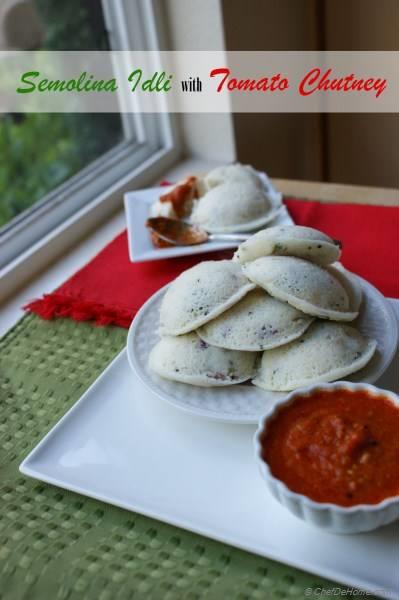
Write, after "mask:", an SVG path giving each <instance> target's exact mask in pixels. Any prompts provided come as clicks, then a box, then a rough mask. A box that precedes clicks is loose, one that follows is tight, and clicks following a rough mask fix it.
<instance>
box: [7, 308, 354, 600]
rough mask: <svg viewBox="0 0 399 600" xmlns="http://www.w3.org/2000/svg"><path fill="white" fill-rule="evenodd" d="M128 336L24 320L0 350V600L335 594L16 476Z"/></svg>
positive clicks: (313, 581) (275, 566) (236, 599)
mask: <svg viewBox="0 0 399 600" xmlns="http://www.w3.org/2000/svg"><path fill="white" fill-rule="evenodd" d="M125 338H126V331H125V330H123V329H119V328H113V327H107V328H96V327H93V326H92V325H90V324H87V323H75V322H73V321H70V320H66V319H59V320H56V321H52V322H46V321H42V320H40V319H39V318H38V317H36V316H34V315H30V316H26V317H24V318H23V319H22V320H21V321H20V322H19V323H18V324H17V325H16V326H15V327H14V328H13V329H12V330H11V331H10V332H9V333H8V334H7V335H6V336H5V337H4V338H3V339H2V340H1V341H0V358H1V364H0V373H1V388H0V389H1V399H0V473H1V483H0V503H1V504H0V600H19V599H24V600H35V599H39V600H48V599H51V600H57V599H60V600H61V599H62V600H67V599H70V600H75V599H78V598H85V599H86V598H87V599H91V598H93V600H94V599H95V600H118V599H126V600H127V599H137V598H138V599H141V598H143V599H150V600H152V599H154V600H158V599H162V600H169V599H170V600H176V599H180V598H186V599H187V600H195V599H200V598H206V599H208V598H209V599H213V598H215V599H218V600H219V599H224V598H227V599H229V600H230V599H231V600H247V599H248V600H249V599H264V598H272V599H273V598H276V599H281V598H303V597H304V596H305V590H307V589H308V588H312V589H313V590H316V591H315V593H314V594H312V593H308V594H307V596H312V595H315V596H316V595H317V590H318V589H320V588H325V589H331V588H334V587H335V588H336V587H337V584H333V583H331V582H328V581H325V580H321V579H319V578H317V577H314V576H312V575H309V574H306V573H303V572H301V571H298V570H295V569H292V568H289V567H287V566H285V565H282V564H279V563H276V562H274V561H270V560H266V559H264V558H261V557H259V556H255V555H252V554H250V553H247V552H242V551H240V550H237V549H235V548H232V547H230V546H226V545H224V544H220V543H217V542H213V541H211V540H208V539H207V538H204V537H201V536H198V535H194V534H191V533H189V532H187V531H184V530H182V529H177V528H175V527H171V526H169V525H166V524H163V523H160V522H159V521H155V520H152V519H148V518H147V517H143V516H141V515H138V514H134V513H130V512H128V511H124V510H121V509H118V508H115V507H112V506H109V505H107V504H102V503H100V502H97V501H94V500H90V499H88V498H86V497H83V496H79V495H77V494H73V493H70V492H66V491H63V490H61V489H59V488H55V487H53V486H49V485H46V484H42V483H40V482H36V481H34V480H31V479H27V478H25V477H23V476H22V475H21V474H20V473H19V472H18V465H19V464H20V462H21V461H22V460H23V458H24V457H25V456H26V455H27V454H28V452H29V451H30V450H31V449H32V448H33V447H34V446H35V445H36V444H37V443H38V442H39V441H40V439H41V438H42V437H43V436H44V434H45V433H46V432H47V431H48V430H49V429H50V428H51V427H52V426H53V425H54V424H55V423H56V422H57V421H58V420H59V418H60V417H61V416H62V415H63V414H64V413H65V412H66V410H67V409H68V408H69V407H70V406H72V405H73V404H74V403H75V402H76V400H78V398H79V397H80V396H81V395H82V393H83V392H84V390H85V389H86V388H87V387H88V386H89V385H90V384H91V383H92V382H93V381H94V380H95V379H96V377H98V375H99V374H100V373H101V372H102V371H103V369H104V368H105V366H106V365H107V364H108V363H109V362H110V360H111V359H112V358H113V357H114V356H115V355H116V354H117V352H118V351H119V350H120V349H121V348H122V347H123V345H124V343H125ZM343 589H345V588H343Z"/></svg>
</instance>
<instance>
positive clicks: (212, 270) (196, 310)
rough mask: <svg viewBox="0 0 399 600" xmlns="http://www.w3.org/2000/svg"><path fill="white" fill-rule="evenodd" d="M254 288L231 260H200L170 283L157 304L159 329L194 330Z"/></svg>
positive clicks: (167, 332) (168, 331) (169, 332)
mask: <svg viewBox="0 0 399 600" xmlns="http://www.w3.org/2000/svg"><path fill="white" fill-rule="evenodd" d="M254 288H255V285H254V284H253V283H251V282H250V281H248V279H247V278H246V277H245V275H244V273H243V272H242V269H241V268H240V266H239V265H238V264H236V263H233V262H232V261H231V260H217V261H205V262H201V263H199V264H198V265H195V267H192V268H191V269H188V270H187V271H184V272H183V273H182V274H181V275H179V277H177V279H175V280H174V281H173V282H172V283H171V284H170V286H169V288H168V290H167V292H166V294H165V296H164V298H163V300H162V304H161V309H160V332H161V334H162V335H181V334H183V333H188V332H189V331H194V330H195V329H197V328H198V327H201V325H204V324H205V323H207V322H208V321H210V320H211V319H214V318H215V317H217V316H218V315H220V314H221V313H222V312H223V311H225V310H227V309H228V308H230V307H231V306H233V305H234V304H235V303H236V302H238V301H239V300H241V298H243V296H245V294H247V293H248V292H249V291H250V290H252V289H254Z"/></svg>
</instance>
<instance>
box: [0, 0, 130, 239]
mask: <svg viewBox="0 0 399 600" xmlns="http://www.w3.org/2000/svg"><path fill="white" fill-rule="evenodd" d="M30 11H31V12H30V13H29V16H27V15H24V14H23V13H19V14H16V15H10V18H9V27H8V30H7V29H6V35H7V31H8V34H9V40H8V43H9V45H10V47H13V48H15V47H18V48H20V49H48V50H108V49H109V42H108V36H107V32H106V28H105V23H104V15H103V11H102V6H101V0H86V1H85V2H84V3H83V2H82V1H81V0H68V1H67V2H54V0H31V6H30ZM27 18H29V21H30V23H31V24H32V27H31V28H30V31H27V30H26V27H25V26H24V25H26V24H24V20H25V21H26V19H27ZM7 23H8V21H7V22H6V25H7ZM29 36H31V38H30V37H29ZM18 43H19V46H18ZM123 138H124V134H123V128H122V122H121V118H120V116H119V115H118V114H65V113H60V114H8V115H0V227H1V226H2V225H5V224H6V223H8V222H9V221H11V220H12V219H13V218H14V217H16V216H17V215H19V214H20V213H21V212H22V211H24V210H25V209H27V208H29V207H30V206H32V205H33V204H34V203H35V202H37V201H39V200H41V199H42V198H43V197H44V196H45V195H46V194H48V193H49V192H51V191H52V190H54V189H55V188H56V187H57V186H59V185H60V184H61V183H63V182H65V181H66V180H67V179H69V178H70V177H72V176H73V175H75V174H76V173H78V172H79V171H80V170H81V169H83V168H84V167H86V166H87V165H88V164H90V163H91V162H92V161H94V160H95V159H96V158H99V157H100V156H101V155H102V154H104V153H105V152H107V151H108V150H110V149H111V148H112V147H113V146H115V145H117V144H118V143H120V142H121V141H122V140H123Z"/></svg>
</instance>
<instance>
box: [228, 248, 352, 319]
mask: <svg viewBox="0 0 399 600" xmlns="http://www.w3.org/2000/svg"><path fill="white" fill-rule="evenodd" d="M235 264H237V263H235ZM242 269H243V272H244V273H245V275H246V276H247V277H248V279H249V280H250V281H253V282H254V283H256V284H257V285H259V286H260V287H262V288H263V289H265V290H266V291H267V292H268V293H269V294H270V295H271V296H274V297H275V298H277V299H278V300H282V301H284V302H288V304H290V305H291V306H293V307H294V308H296V309H298V310H300V311H302V312H304V313H306V314H308V315H312V316H314V317H320V318H322V319H331V320H333V321H352V320H353V319H355V318H356V317H357V316H358V310H352V309H351V307H350V300H349V296H348V293H347V291H346V289H345V287H344V286H343V285H342V283H341V282H340V281H339V280H338V278H337V277H334V276H333V274H332V273H331V272H330V271H328V270H326V269H323V268H322V267H320V266H319V265H315V264H313V263H311V262H309V261H307V260H303V259H301V258H294V257H289V256H265V257H263V258H257V259H256V260H254V261H252V262H249V263H246V264H245V265H243V267H242Z"/></svg>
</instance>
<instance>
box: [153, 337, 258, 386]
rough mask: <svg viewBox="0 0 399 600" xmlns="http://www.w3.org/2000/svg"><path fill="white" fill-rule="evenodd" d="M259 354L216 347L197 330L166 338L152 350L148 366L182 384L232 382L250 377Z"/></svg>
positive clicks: (203, 384)
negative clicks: (199, 334) (203, 338)
mask: <svg viewBox="0 0 399 600" xmlns="http://www.w3.org/2000/svg"><path fill="white" fill-rule="evenodd" d="M257 358H258V355H257V354H256V353H254V352H239V351H236V350H225V349H223V348H214V347H213V346H210V345H209V344H207V343H206V342H204V341H203V340H201V339H200V338H199V337H198V336H197V334H196V333H187V334H186V335H181V336H178V337H169V336H168V337H164V338H161V340H160V341H159V342H158V343H157V345H156V346H155V347H154V348H153V349H152V350H151V353H150V356H149V363H148V364H149V367H150V369H152V370H153V371H154V372H155V373H157V374H158V375H160V376H161V377H164V378H165V379H171V380H173V381H179V382H181V383H188V384H190V385H199V386H203V387H211V386H223V385H232V384H235V383H241V382H243V381H247V380H248V379H251V378H252V377H253V375H254V373H255V365H256V360H257Z"/></svg>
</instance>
